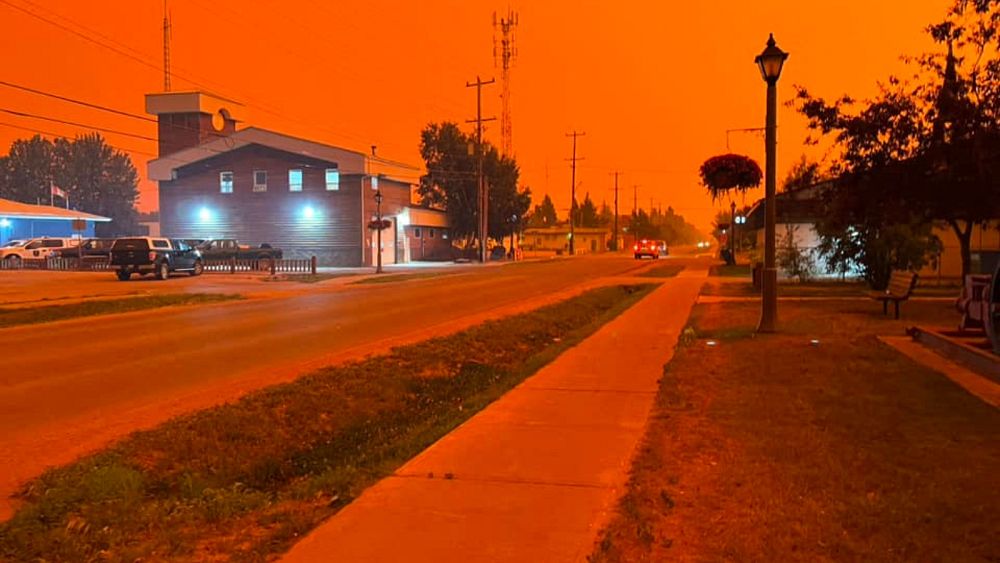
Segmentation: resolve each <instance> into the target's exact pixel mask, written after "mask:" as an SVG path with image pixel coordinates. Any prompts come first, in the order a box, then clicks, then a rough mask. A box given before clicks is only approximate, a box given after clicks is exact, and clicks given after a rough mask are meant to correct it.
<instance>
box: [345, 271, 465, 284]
mask: <svg viewBox="0 0 1000 563" xmlns="http://www.w3.org/2000/svg"><path fill="white" fill-rule="evenodd" d="M445 275H453V272H417V273H413V274H389V275H377V276H371V277H368V278H364V279H361V280H358V281H356V282H351V285H364V284H372V283H395V282H403V281H410V280H422V279H427V278H436V277H438V276H445Z"/></svg>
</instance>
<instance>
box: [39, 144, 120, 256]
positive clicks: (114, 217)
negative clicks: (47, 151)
mask: <svg viewBox="0 0 1000 563" xmlns="http://www.w3.org/2000/svg"><path fill="white" fill-rule="evenodd" d="M52 154H53V168H52V178H53V182H54V183H55V185H56V186H59V187H60V189H62V190H63V191H65V192H66V193H67V195H68V196H69V200H70V202H71V204H72V205H73V207H74V208H75V209H79V210H81V211H86V212H88V213H95V214H97V215H103V216H105V217H110V218H111V223H99V224H98V225H97V227H96V229H97V234H98V235H100V236H120V235H125V234H131V233H134V232H136V229H137V227H138V225H139V224H138V212H137V211H136V209H135V204H136V201H137V200H138V198H139V187H138V186H139V174H138V172H137V171H136V169H135V166H134V165H133V164H132V160H131V159H130V158H129V157H128V155H126V154H125V153H123V152H121V151H119V150H117V149H114V148H112V147H110V146H108V144H107V143H105V142H104V138H103V137H101V135H100V134H98V133H91V134H88V135H83V136H80V137H77V138H76V139H74V140H73V141H69V140H66V139H56V142H55V146H54V149H53V153H52Z"/></svg>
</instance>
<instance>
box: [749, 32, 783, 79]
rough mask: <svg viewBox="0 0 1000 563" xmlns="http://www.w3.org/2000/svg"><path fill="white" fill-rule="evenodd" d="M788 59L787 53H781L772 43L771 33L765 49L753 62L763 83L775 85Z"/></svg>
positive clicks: (772, 35)
mask: <svg viewBox="0 0 1000 563" xmlns="http://www.w3.org/2000/svg"><path fill="white" fill-rule="evenodd" d="M787 58H788V53H786V52H784V51H782V50H781V49H779V48H778V46H777V45H776V44H775V42H774V34H773V33H772V34H771V36H770V37H768V39H767V47H765V48H764V51H762V52H761V54H759V55H757V57H756V58H755V59H754V62H755V63H757V66H758V67H759V68H760V75H761V77H762V78H763V79H764V82H767V83H768V84H775V83H777V82H778V78H780V77H781V68H782V67H783V66H784V65H785V60H786V59H787Z"/></svg>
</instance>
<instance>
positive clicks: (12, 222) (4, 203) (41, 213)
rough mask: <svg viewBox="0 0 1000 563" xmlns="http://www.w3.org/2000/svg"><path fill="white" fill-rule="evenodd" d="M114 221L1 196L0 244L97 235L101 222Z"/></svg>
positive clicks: (90, 214)
mask: <svg viewBox="0 0 1000 563" xmlns="http://www.w3.org/2000/svg"><path fill="white" fill-rule="evenodd" d="M110 221H111V219H109V218H108V217H101V216H100V215H94V214H92V213H84V212H82V211H74V210H72V209H63V208H62V207H53V206H51V205H32V204H30V203H21V202H19V201H11V200H9V199H0V244H7V242H9V241H11V240H18V239H22V240H23V239H30V238H38V237H74V236H80V237H93V236H94V226H95V225H96V224H97V223H108V222H110Z"/></svg>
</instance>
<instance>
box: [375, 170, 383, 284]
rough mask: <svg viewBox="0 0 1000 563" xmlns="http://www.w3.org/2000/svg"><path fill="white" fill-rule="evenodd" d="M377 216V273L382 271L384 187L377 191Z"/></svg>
mask: <svg viewBox="0 0 1000 563" xmlns="http://www.w3.org/2000/svg"><path fill="white" fill-rule="evenodd" d="M375 216H376V217H377V218H378V225H376V226H377V227H378V231H377V232H376V234H375V239H376V242H375V252H376V253H377V258H376V262H375V273H376V274H381V273H382V188H379V191H377V192H375Z"/></svg>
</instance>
